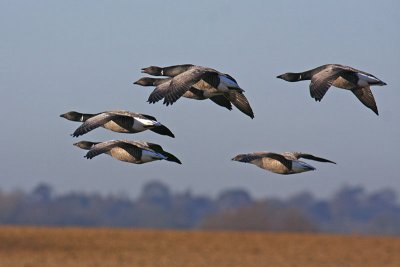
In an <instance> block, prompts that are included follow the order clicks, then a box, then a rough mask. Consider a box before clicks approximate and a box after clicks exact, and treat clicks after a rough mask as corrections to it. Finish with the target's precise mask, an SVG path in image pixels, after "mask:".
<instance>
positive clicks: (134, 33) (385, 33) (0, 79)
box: [0, 0, 400, 197]
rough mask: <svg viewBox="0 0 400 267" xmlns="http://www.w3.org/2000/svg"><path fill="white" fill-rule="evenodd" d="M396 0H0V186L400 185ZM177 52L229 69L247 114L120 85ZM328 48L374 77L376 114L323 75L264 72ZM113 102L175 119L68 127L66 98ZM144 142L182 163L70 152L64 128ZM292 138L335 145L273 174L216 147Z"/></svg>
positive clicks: (72, 106) (278, 191)
mask: <svg viewBox="0 0 400 267" xmlns="http://www.w3.org/2000/svg"><path fill="white" fill-rule="evenodd" d="M399 25H400V2H399V1H347V0H346V1H301V2H300V1H274V2H269V1H252V2H251V1H237V2H234V1H193V2H192V1H174V2H172V1H94V0H92V1H4V0H3V1H0V36H1V41H0V90H1V92H0V114H1V115H0V116H1V122H2V131H1V133H0V137H1V140H2V141H1V148H2V149H1V150H0V162H1V163H0V164H1V173H0V182H1V183H0V188H1V189H3V190H11V189H14V188H22V189H27V190H29V189H31V188H32V187H33V186H35V185H36V184H37V183H39V182H47V183H49V184H51V185H53V186H54V188H55V189H56V191H58V192H66V191H70V190H80V191H88V192H93V191H99V192H102V193H118V192H126V193H128V194H130V195H131V196H133V197H135V196H137V193H138V192H139V191H140V189H141V186H142V185H143V184H144V183H146V182H148V181H151V180H154V179H158V180H161V181H163V182H165V183H166V184H168V185H169V186H171V188H172V189H173V190H175V191H178V190H185V189H190V190H192V191H193V192H195V193H201V194H209V195H215V194H216V193H217V192H219V191H220V190H222V189H226V188H232V187H240V188H245V189H247V190H249V191H250V192H251V193H252V194H254V195H255V196H266V195H270V196H271V195H274V196H287V195H289V194H292V193H294V192H298V191H301V190H309V191H312V192H314V193H315V194H316V195H318V196H328V195H330V194H332V192H334V191H335V190H337V189H338V188H339V187H341V186H342V185H344V184H350V185H353V184H357V185H363V186H365V187H366V188H367V189H368V190H376V189H380V188H385V187H390V188H393V189H396V190H397V191H400V183H399V173H398V164H399V159H398V157H397V155H398V151H399V150H400V140H399V139H400V127H399V122H400V105H399V104H398V100H399V99H400V91H399V88H400V81H399V79H398V78H399V69H400V49H399V47H400V31H399ZM183 63H192V64H197V65H203V66H209V67H212V68H216V69H218V70H220V71H222V72H226V73H229V74H231V75H232V76H234V77H235V78H236V80H237V81H238V83H239V84H240V85H241V86H242V87H243V88H244V89H245V90H246V92H245V94H246V96H247V98H248V99H249V101H250V103H251V105H252V107H253V110H254V113H255V119H254V120H251V119H250V118H249V117H247V116H246V115H244V114H242V113H241V112H239V111H238V110H237V109H234V110H232V111H228V110H225V109H223V108H221V107H218V106H217V105H215V104H213V103H211V102H210V101H193V100H188V99H180V100H179V101H178V102H177V103H175V104H174V105H173V106H169V107H166V106H164V105H162V104H161V102H160V103H156V104H154V105H150V104H148V103H146V100H147V97H148V95H149V93H150V92H151V91H150V90H151V89H150V88H143V87H139V86H136V85H133V84H132V82H134V81H135V80H137V79H138V78H139V77H141V76H142V74H141V73H140V69H141V68H142V67H147V66H149V65H159V66H167V65H175V64H183ZM326 63H339V64H345V65H350V66H353V67H355V68H359V69H361V70H364V71H367V72H370V73H372V74H374V75H375V76H377V77H378V78H380V79H382V80H383V81H385V82H386V83H387V84H388V85H387V86H384V87H373V88H372V91H373V94H374V96H375V99H376V102H377V105H378V109H379V112H380V116H376V115H375V114H374V113H373V112H372V111H370V110H369V109H367V108H366V107H364V106H363V105H362V104H361V103H360V102H359V101H358V100H357V99H356V98H355V97H354V96H353V94H352V93H350V92H347V91H344V90H338V89H330V90H329V91H328V93H327V94H326V96H325V97H324V99H323V100H322V102H321V103H317V102H315V101H314V100H313V99H312V98H311V97H310V95H309V90H308V85H309V83H308V82H299V83H288V82H284V81H282V80H280V79H277V78H275V77H276V76H277V75H279V74H282V73H284V72H287V71H303V70H308V69H311V68H313V67H316V66H319V65H322V64H326ZM113 109H126V110H131V111H135V112H141V113H147V114H150V115H153V116H155V117H156V118H158V120H159V121H161V122H162V123H164V124H165V125H167V126H168V127H169V128H170V129H171V130H172V131H173V132H174V133H175V135H176V138H175V139H173V138H169V137H165V136H160V135H157V134H154V133H153V132H149V131H147V132H144V133H139V134H136V135H124V134H118V133H113V132H109V131H106V130H104V129H97V130H95V131H93V132H90V133H88V134H86V135H84V136H83V137H81V138H78V139H76V138H72V137H71V136H69V134H71V133H72V132H73V131H74V130H75V129H76V128H77V127H78V126H79V123H76V122H70V121H67V120H64V119H62V118H60V117H59V115H60V114H61V113H64V112H67V111H70V110H76V111H82V112H88V113H96V112H100V111H104V110H113ZM124 138H129V139H138V140H147V141H151V142H155V143H159V144H160V145H162V146H163V147H164V149H165V150H167V151H169V152H171V153H173V154H175V155H176V156H177V157H178V158H180V159H181V161H182V162H183V165H178V164H174V163H171V162H166V161H160V162H154V163H150V164H145V165H133V164H127V163H123V162H119V161H116V160H113V159H112V158H110V157H108V156H106V155H102V156H99V157H97V158H95V159H93V160H86V159H84V158H83V156H84V154H85V151H83V150H79V149H78V148H76V147H74V146H72V143H74V142H76V141H78V140H90V141H102V140H109V139H124ZM260 150H269V151H276V152H282V151H303V152H309V153H313V154H315V155H318V156H321V157H326V158H328V159H331V160H333V161H336V162H337V163H338V164H337V165H331V164H323V163H318V162H310V163H311V164H312V165H313V166H315V167H316V168H317V171H315V172H308V173H303V174H299V175H291V176H280V175H277V174H273V173H270V172H265V171H263V170H261V169H259V168H257V167H255V166H252V165H248V164H241V163H238V162H232V161H230V159H231V158H232V157H233V156H234V155H236V154H238V153H245V152H251V151H260Z"/></svg>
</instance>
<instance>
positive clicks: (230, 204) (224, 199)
mask: <svg viewBox="0 0 400 267" xmlns="http://www.w3.org/2000/svg"><path fill="white" fill-rule="evenodd" d="M250 203H252V199H251V196H250V194H249V193H248V192H246V191H245V190H243V189H234V190H226V191H224V192H222V193H221V194H219V196H218V199H217V208H218V209H220V210H228V209H238V208H241V207H244V206H246V205H249V204H250Z"/></svg>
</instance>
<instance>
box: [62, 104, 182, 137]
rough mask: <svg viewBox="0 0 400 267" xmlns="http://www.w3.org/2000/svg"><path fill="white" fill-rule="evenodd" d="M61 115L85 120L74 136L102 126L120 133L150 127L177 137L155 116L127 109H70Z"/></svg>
mask: <svg viewBox="0 0 400 267" xmlns="http://www.w3.org/2000/svg"><path fill="white" fill-rule="evenodd" d="M60 117H62V118H65V119H67V120H70V121H79V122H83V123H82V125H81V126H79V127H78V128H77V129H76V130H75V132H74V133H73V134H72V136H73V137H78V136H81V135H83V134H86V133H88V132H90V131H91V130H94V129H96V128H98V127H100V126H101V127H103V128H106V129H108V130H111V131H114V132H118V133H138V132H142V131H145V130H147V129H148V130H150V131H153V132H155V133H158V134H161V135H167V136H170V137H175V136H174V134H173V133H172V132H171V131H170V130H169V129H168V128H167V127H166V126H164V125H162V124H161V123H160V122H158V121H157V119H156V118H154V117H153V116H150V115H146V114H141V113H135V112H130V111H125V110H115V111H104V112H100V113H96V114H85V113H80V112H76V111H69V112H67V113H64V114H61V115H60Z"/></svg>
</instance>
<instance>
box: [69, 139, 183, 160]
mask: <svg viewBox="0 0 400 267" xmlns="http://www.w3.org/2000/svg"><path fill="white" fill-rule="evenodd" d="M74 146H77V147H79V148H81V149H85V150H89V151H88V152H87V153H86V155H85V158H87V159H92V158H94V157H96V156H98V155H100V154H108V155H110V156H111V157H113V158H115V159H117V160H120V161H124V162H129V163H134V164H143V163H147V162H151V161H155V160H167V161H172V162H176V163H178V164H182V163H181V161H180V160H179V159H178V158H177V157H175V156H174V155H172V154H171V153H168V152H166V151H164V150H163V148H162V147H161V146H160V145H158V144H154V143H148V142H145V141H131V140H110V141H106V142H90V141H80V142H78V143H75V144H74Z"/></svg>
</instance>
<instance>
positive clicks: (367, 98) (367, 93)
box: [351, 86, 379, 115]
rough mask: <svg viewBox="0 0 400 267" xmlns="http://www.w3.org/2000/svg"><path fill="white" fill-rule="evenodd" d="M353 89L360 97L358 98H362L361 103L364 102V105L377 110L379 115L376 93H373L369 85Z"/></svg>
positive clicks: (374, 110) (376, 112)
mask: <svg viewBox="0 0 400 267" xmlns="http://www.w3.org/2000/svg"><path fill="white" fill-rule="evenodd" d="M351 91H352V92H353V94H354V95H355V96H356V97H357V98H358V100H360V101H361V103H363V104H364V106H366V107H367V108H370V109H371V110H372V111H373V112H375V114H376V115H379V113H378V107H377V106H376V102H375V98H374V95H373V94H372V92H371V89H370V87H369V86H366V87H364V88H356V89H353V90H351Z"/></svg>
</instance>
